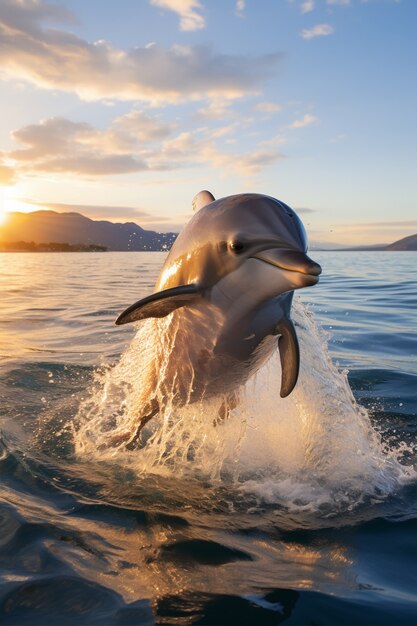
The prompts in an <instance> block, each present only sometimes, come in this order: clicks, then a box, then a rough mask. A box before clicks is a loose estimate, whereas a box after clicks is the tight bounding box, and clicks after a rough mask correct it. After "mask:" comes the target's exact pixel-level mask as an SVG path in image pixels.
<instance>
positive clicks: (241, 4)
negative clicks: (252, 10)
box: [236, 0, 246, 17]
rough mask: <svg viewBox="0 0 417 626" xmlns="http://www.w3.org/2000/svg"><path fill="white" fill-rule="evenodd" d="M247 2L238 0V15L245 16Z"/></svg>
mask: <svg viewBox="0 0 417 626" xmlns="http://www.w3.org/2000/svg"><path fill="white" fill-rule="evenodd" d="M245 6H246V2H245V0H236V15H238V16H239V17H243V16H244V11H245Z"/></svg>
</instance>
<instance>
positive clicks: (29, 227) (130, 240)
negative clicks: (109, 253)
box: [0, 211, 177, 251]
mask: <svg viewBox="0 0 417 626" xmlns="http://www.w3.org/2000/svg"><path fill="white" fill-rule="evenodd" d="M176 237H177V233H157V232H155V231H153V230H145V229H144V228H142V227H141V226H138V224H135V223H134V222H126V223H124V224H115V223H113V222H108V221H105V220H100V221H98V220H92V219H90V218H89V217H85V216H84V215H81V214H80V213H57V212H56V211H33V212H32V213H17V212H16V213H9V214H8V217H7V221H6V222H5V223H4V224H3V225H1V226H0V242H1V241H3V242H22V241H27V242H31V241H33V242H34V243H45V242H57V243H68V244H84V245H90V244H94V245H97V246H104V247H105V248H107V249H108V250H134V251H139V250H152V251H155V250H169V249H170V248H171V246H172V244H173V243H174V241H175V239H176Z"/></svg>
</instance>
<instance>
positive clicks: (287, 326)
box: [276, 318, 300, 398]
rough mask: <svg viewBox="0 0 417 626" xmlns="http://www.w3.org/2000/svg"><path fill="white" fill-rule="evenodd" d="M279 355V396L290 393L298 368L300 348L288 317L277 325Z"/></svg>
mask: <svg viewBox="0 0 417 626" xmlns="http://www.w3.org/2000/svg"><path fill="white" fill-rule="evenodd" d="M276 330H277V333H278V334H279V335H280V337H279V339H278V349H279V356H280V360H281V371H282V373H281V391H280V396H281V398H286V397H287V396H289V395H290V393H291V392H292V390H293V389H294V387H295V385H296V384H297V379H298V372H299V370H300V348H299V345H298V339H297V334H296V332H295V328H294V324H293V323H292V321H291V320H290V319H288V318H284V319H282V320H281V321H280V322H279V324H278V326H277V329H276Z"/></svg>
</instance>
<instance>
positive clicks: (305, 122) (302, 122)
mask: <svg viewBox="0 0 417 626" xmlns="http://www.w3.org/2000/svg"><path fill="white" fill-rule="evenodd" d="M317 122H318V119H317V117H315V116H314V115H310V113H307V114H306V115H304V117H302V118H301V119H299V120H294V122H293V123H292V124H290V125H289V127H288V128H304V126H311V124H316V123H317Z"/></svg>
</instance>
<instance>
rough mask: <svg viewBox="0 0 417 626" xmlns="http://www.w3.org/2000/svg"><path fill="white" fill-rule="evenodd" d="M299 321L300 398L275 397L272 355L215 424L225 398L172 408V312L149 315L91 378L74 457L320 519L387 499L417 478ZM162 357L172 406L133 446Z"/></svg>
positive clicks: (304, 317) (318, 337)
mask: <svg viewBox="0 0 417 626" xmlns="http://www.w3.org/2000/svg"><path fill="white" fill-rule="evenodd" d="M293 318H294V322H295V325H296V327H297V332H298V335H299V340H300V347H301V368H300V376H299V381H298V384H297V386H296V388H295V390H294V392H293V393H292V394H291V395H290V396H289V397H288V398H285V399H282V398H280V397H279V385H280V375H281V373H280V363H279V356H278V351H277V353H276V354H275V355H274V356H273V357H272V358H271V359H270V360H269V361H268V362H267V363H266V364H265V365H264V366H263V367H262V368H261V369H260V370H259V371H258V372H257V374H256V375H255V376H254V377H252V379H250V380H249V381H248V382H247V383H246V385H244V386H243V387H242V389H241V392H240V402H239V404H238V406H236V407H235V408H234V409H233V411H232V412H231V415H230V417H229V419H227V420H224V421H222V422H220V423H219V419H218V415H219V410H220V408H221V405H222V402H223V398H221V397H219V398H214V399H210V400H206V401H202V402H198V403H192V404H187V405H186V406H184V407H181V408H176V407H175V406H174V403H173V401H172V400H173V394H171V397H170V395H169V390H168V393H167V389H166V387H164V368H166V366H167V362H168V354H169V341H168V340H169V337H170V333H169V326H170V323H171V316H168V317H167V318H164V319H158V320H146V321H145V322H143V323H142V324H141V325H140V327H139V329H138V332H137V334H136V336H135V338H134V339H133V341H132V343H131V345H130V347H129V348H128V349H127V350H126V352H125V353H124V354H123V355H122V357H121V359H120V361H119V362H118V363H117V364H116V365H115V366H112V367H108V368H104V369H101V370H100V371H98V372H97V373H96V376H95V380H94V383H93V385H92V387H91V390H90V394H89V395H88V397H87V398H86V399H85V400H84V401H83V402H82V403H81V404H80V406H79V409H78V413H77V416H76V419H75V420H74V421H73V422H72V423H71V429H72V434H73V438H74V446H75V454H76V457H77V458H78V459H79V460H80V461H82V460H89V461H91V460H92V459H95V460H96V461H100V462H101V461H104V462H106V463H108V462H110V463H115V464H117V465H119V466H120V465H122V466H126V467H128V468H129V469H130V470H131V471H132V470H133V471H134V472H135V473H136V475H138V476H141V477H146V476H150V475H158V476H164V477H175V478H176V479H181V480H187V479H193V480H198V481H209V482H210V483H211V484H212V485H228V486H233V488H234V489H236V490H237V491H238V492H240V493H241V494H242V495H247V496H248V497H249V499H251V500H253V498H255V501H256V502H258V503H263V504H265V503H267V504H268V503H269V504H275V505H280V506H283V507H285V508H286V509H287V510H289V511H294V512H296V511H298V512H306V513H307V512H311V513H314V512H319V513H320V514H321V515H325V516H326V515H328V516H332V515H336V514H338V513H340V512H342V511H350V510H352V509H353V508H355V507H357V506H358V505H359V504H362V503H364V502H365V501H368V502H369V501H371V502H372V503H376V502H380V501H383V500H384V499H386V498H387V497H388V496H390V495H392V494H393V493H395V491H397V490H398V489H399V488H401V487H402V486H403V485H404V484H406V483H407V482H409V481H414V480H415V478H416V473H415V471H414V470H413V469H412V467H410V466H406V465H404V464H401V463H400V462H399V460H398V458H399V455H398V450H396V449H395V448H390V447H389V446H387V445H386V443H383V442H382V440H381V437H380V436H379V434H378V433H377V432H376V430H375V429H374V428H373V427H372V425H371V421H370V418H369V415H368V413H367V411H366V410H365V409H364V408H362V407H360V406H359V405H358V404H357V402H356V401H355V399H354V396H353V394H352V391H351V388H350V386H349V382H348V379H347V371H339V369H338V368H337V367H336V366H335V365H334V364H333V363H332V360H331V358H330V355H329V352H328V349H327V337H326V336H325V335H324V333H323V331H321V330H320V329H319V327H318V325H317V323H316V321H315V318H314V316H313V314H312V313H311V312H310V311H309V310H308V309H307V308H306V307H305V306H304V305H303V304H301V302H300V301H298V300H296V301H295V303H294V308H293ZM171 334H172V333H171ZM167 346H168V347H167ZM156 358H157V359H158V363H159V366H160V367H159V377H158V385H157V389H156V394H162V393H163V394H164V396H165V398H168V401H166V402H165V409H164V410H163V411H162V412H161V414H159V415H158V416H156V417H155V418H154V419H153V420H152V421H151V422H150V424H149V426H147V427H146V429H145V430H144V438H143V443H142V446H141V448H140V449H138V450H127V449H126V445H125V439H126V436H125V435H126V433H129V432H130V433H133V432H134V431H135V427H136V425H137V420H138V415H139V410H140V406H141V404H142V403H143V397H144V394H146V379H145V376H146V371H147V366H148V364H149V363H150V362H151V361H154V360H155V359H156ZM182 358H183V359H186V351H184V353H183V354H182ZM182 365H183V366H184V363H182ZM185 365H187V364H185Z"/></svg>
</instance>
